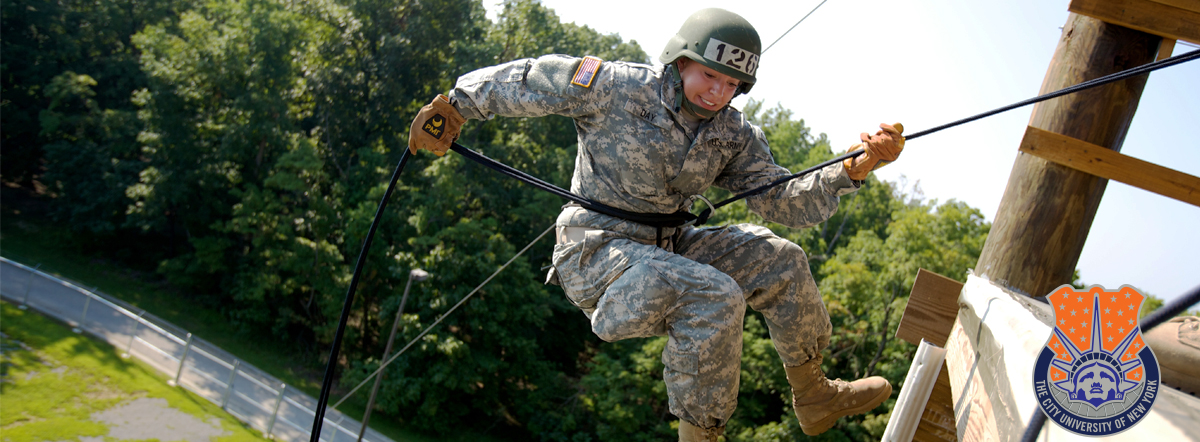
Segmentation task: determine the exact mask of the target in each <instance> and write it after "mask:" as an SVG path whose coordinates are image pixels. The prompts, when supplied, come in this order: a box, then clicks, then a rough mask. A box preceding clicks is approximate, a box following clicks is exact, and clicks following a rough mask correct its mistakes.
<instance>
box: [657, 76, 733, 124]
mask: <svg viewBox="0 0 1200 442" xmlns="http://www.w3.org/2000/svg"><path fill="white" fill-rule="evenodd" d="M671 69H673V70H674V71H673V74H674V75H675V84H674V85H673V86H674V88H675V107H676V108H678V109H682V110H683V111H684V112H686V113H688V114H690V115H691V116H693V117H696V118H699V119H701V120H707V119H709V118H712V117H715V116H717V113H718V112H721V110H724V109H725V108H724V107H722V108H721V109H718V110H708V109H705V108H704V107H703V106H700V105H698V104H696V103H692V100H688V99H687V96H686V95H687V94H685V93H684V92H683V76H682V75H680V74H679V67H677V66H674V65H673V64H672V66H671ZM725 106H729V104H728V103H727V104H725Z"/></svg>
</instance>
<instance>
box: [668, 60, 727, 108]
mask: <svg viewBox="0 0 1200 442" xmlns="http://www.w3.org/2000/svg"><path fill="white" fill-rule="evenodd" d="M679 76H680V77H681V78H683V93H684V95H685V96H687V99H688V100H690V101H691V102H692V104H695V105H697V106H700V107H703V108H705V109H708V110H711V111H718V110H721V109H722V108H724V107H725V105H727V104H729V100H732V99H733V95H734V94H735V93H737V88H738V85H740V84H741V81H738V80H737V79H736V78H733V77H730V76H728V75H725V74H722V73H720V72H717V71H716V70H713V69H710V68H709V67H708V66H705V65H702V64H700V63H696V62H694V61H692V60H689V59H686V58H681V59H679Z"/></svg>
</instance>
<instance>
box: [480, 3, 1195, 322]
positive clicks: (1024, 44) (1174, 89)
mask: <svg viewBox="0 0 1200 442" xmlns="http://www.w3.org/2000/svg"><path fill="white" fill-rule="evenodd" d="M819 3H821V0H794V1H780V0H775V1H759V0H740V1H737V2H716V1H653V2H651V1H645V0H639V1H628V0H608V1H604V2H581V1H577V0H575V1H568V0H542V4H543V5H545V6H547V7H549V8H550V9H553V10H554V11H555V12H556V13H557V14H558V16H559V17H560V19H561V20H562V21H563V22H568V23H571V22H573V23H575V24H578V25H584V26H587V27H589V28H592V29H594V30H596V31H598V32H600V33H601V34H618V35H620V36H621V37H622V38H624V39H625V40H634V41H636V42H638V43H639V44H640V45H641V46H642V49H643V50H644V51H645V52H646V53H648V54H650V55H651V56H652V57H653V58H654V59H655V60H654V62H655V63H657V54H658V53H659V52H660V51H662V49H663V45H665V44H666V42H667V40H668V39H669V38H670V37H671V36H673V35H674V34H675V32H676V31H677V30H678V29H679V26H680V25H681V24H682V23H683V21H684V20H685V19H686V18H687V16H688V15H690V14H691V13H692V12H695V11H697V10H700V9H703V8H708V7H721V8H725V9H728V10H731V11H733V12H736V13H738V14H739V15H741V16H743V17H745V18H746V19H747V20H749V21H750V23H751V24H753V25H754V27H755V28H756V29H757V31H758V33H759V36H760V38H761V39H762V41H763V46H764V47H767V46H769V45H771V43H772V42H774V41H776V39H778V38H780V37H781V36H782V37H783V38H782V39H781V40H779V41H778V42H777V43H775V45H774V46H773V47H771V48H769V49H768V50H766V51H764V53H763V55H762V58H761V64H760V67H759V70H758V77H757V83H756V84H755V86H754V88H753V90H752V91H751V92H750V94H748V95H747V96H743V97H739V98H737V99H735V100H734V102H733V105H734V106H735V107H739V108H740V107H743V106H744V105H745V103H746V101H747V100H748V99H751V98H752V99H754V100H758V101H764V102H765V105H766V106H767V107H774V106H776V105H781V106H783V107H784V108H786V109H789V110H791V111H792V112H793V118H801V119H803V120H804V122H805V124H806V125H807V126H809V127H810V128H812V130H813V131H814V132H816V133H825V134H827V135H828V136H829V139H830V141H831V142H832V145H833V148H834V150H835V151H842V150H844V149H845V148H846V147H849V146H850V145H852V144H854V143H856V142H857V141H858V134H859V133H860V132H872V133H874V132H875V130H877V128H878V125H879V123H893V122H901V123H904V126H905V128H906V129H905V131H906V132H908V133H913V132H916V131H920V130H924V129H928V128H932V127H935V126H939V125H942V124H945V123H949V122H951V121H955V120H958V119H960V118H964V117H968V116H971V115H975V114H978V113H981V112H985V111H988V110H992V109H995V108H998V107H1001V106H1005V105H1008V104H1011V103H1015V102H1018V101H1021V100H1025V99H1028V98H1032V97H1034V96H1037V95H1038V91H1039V89H1040V87H1041V84H1042V81H1043V79H1044V77H1045V75H1046V71H1047V69H1048V68H1049V65H1050V60H1051V58H1052V56H1053V55H1054V49H1055V47H1056V46H1057V44H1058V40H1059V38H1060V37H1061V35H1062V29H1061V28H1062V27H1063V26H1064V25H1065V23H1066V22H1067V15H1068V11H1067V4H1068V1H1067V0H1006V1H988V2H983V1H961V0H828V1H827V2H826V3H825V4H824V5H822V6H821V7H820V8H819V9H817V10H816V12H814V13H813V14H812V15H811V16H810V17H808V19H806V20H805V21H804V22H803V23H801V24H800V25H799V26H796V28H795V29H793V30H792V31H791V32H788V33H787V34H786V35H784V34H785V32H786V31H787V30H788V28H791V27H792V26H793V25H795V24H796V22H797V21H798V20H800V18H801V17H804V15H805V14H807V13H808V12H809V11H810V10H812V9H813V8H814V7H816V6H817V5H818V4H819ZM484 5H485V6H486V7H487V8H489V16H490V17H492V18H495V12H496V11H497V10H498V9H499V8H500V6H499V5H500V1H499V0H484ZM1194 50H1197V47H1195V46H1191V45H1188V44H1186V43H1184V42H1180V43H1179V44H1177V45H1176V47H1175V50H1174V53H1173V54H1174V55H1179V54H1182V53H1185V52H1190V51H1194ZM571 55H578V56H583V55H587V54H571ZM1197 79H1200V61H1192V62H1189V63H1184V64H1181V65H1176V66H1174V67H1170V68H1167V69H1164V70H1160V71H1156V72H1154V73H1152V74H1150V78H1149V81H1148V82H1147V85H1146V88H1145V90H1144V92H1143V94H1142V98H1141V102H1140V104H1139V106H1138V110H1137V113H1136V115H1135V116H1134V119H1133V122H1132V124H1131V126H1130V129H1129V133H1128V135H1127V137H1126V140H1125V143H1124V146H1123V147H1122V149H1121V153H1123V154H1126V155H1129V156H1132V157H1135V158H1139V159H1141V160H1144V161H1149V162H1151V163H1155V164H1159V165H1162V166H1165V167H1168V168H1171V169H1175V170H1178V171H1181V172H1185V173H1188V174H1191V175H1195V176H1200V145H1198V144H1200V143H1197V139H1198V137H1196V136H1195V135H1188V133H1187V132H1186V131H1188V130H1194V129H1195V128H1198V127H1200V81H1198V80H1197ZM1032 110H1033V106H1027V107H1023V108H1019V109H1015V110H1012V111H1009V112H1007V113H1003V114H999V115H996V116H992V117H989V118H985V119H983V120H979V121H976V122H972V123H968V124H966V125H963V126H958V127H956V128H953V129H947V130H944V131H941V132H938V133H935V134H931V135H928V136H925V137H921V138H919V139H916V140H913V141H911V142H909V143H907V144H906V145H905V149H904V154H903V155H902V156H901V157H900V159H899V160H898V161H897V162H895V163H892V164H891V165H889V166H888V167H886V168H883V169H880V170H877V171H876V172H875V173H876V175H877V176H878V177H879V178H881V179H884V180H887V181H892V182H901V183H905V186H906V188H907V189H908V190H909V191H910V192H911V191H913V190H914V189H916V188H919V189H920V191H921V192H922V193H923V195H924V197H925V198H926V199H930V200H932V199H936V200H938V201H941V202H944V201H947V200H950V199H955V200H959V201H963V202H966V203H967V204H969V205H970V206H972V207H974V208H977V209H979V210H980V211H981V212H982V213H983V214H984V216H985V217H986V218H987V220H988V221H992V220H994V219H995V215H996V211H997V210H998V208H999V206H1000V200H1001V198H1002V197H1003V195H1004V188H1005V185H1006V183H1007V182H1008V178H1009V174H1010V172H1011V171H1012V165H1013V163H1014V161H1015V159H1016V156H1017V153H1018V152H1017V149H1018V147H1019V146H1020V142H1021V138H1022V136H1023V135H1024V133H1025V128H1026V126H1028V124H1029V118H1030V115H1031V112H1032ZM1077 268H1078V269H1079V272H1080V278H1081V280H1082V281H1083V282H1084V283H1085V284H1088V285H1091V284H1099V285H1102V286H1104V287H1106V288H1108V289H1116V288H1118V287H1120V286H1121V285H1123V284H1129V285H1132V286H1134V287H1137V288H1139V289H1141V290H1142V291H1144V292H1149V293H1151V294H1153V295H1155V296H1157V297H1159V298H1163V299H1167V300H1170V299H1174V298H1176V297H1178V296H1180V295H1182V294H1184V293H1185V292H1187V291H1188V290H1190V289H1192V288H1195V287H1197V286H1200V207H1196V206H1193V205H1190V204H1187V203H1184V202H1181V201H1178V200H1174V199H1171V198H1167V197H1163V196H1159V195H1157V194H1154V193H1150V192H1147V191H1144V190H1141V189H1138V188H1134V187H1131V186H1128V185H1125V184H1122V183H1119V182H1116V181H1110V182H1109V183H1108V187H1107V190H1106V192H1105V195H1104V197H1103V199H1102V200H1101V204H1100V208H1099V210H1098V212H1097V214H1096V218H1095V221H1094V222H1093V224H1092V228H1091V231H1090V233H1089V236H1088V241H1087V243H1086V245H1085V246H1084V249H1083V254H1082V256H1081V257H1080V260H1079V263H1078V265H1077ZM964 271H966V269H964Z"/></svg>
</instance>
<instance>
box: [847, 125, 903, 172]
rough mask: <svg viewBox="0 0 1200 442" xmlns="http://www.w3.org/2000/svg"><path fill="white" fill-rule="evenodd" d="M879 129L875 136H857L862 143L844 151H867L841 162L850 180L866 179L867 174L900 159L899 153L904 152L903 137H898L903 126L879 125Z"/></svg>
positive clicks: (864, 134)
mask: <svg viewBox="0 0 1200 442" xmlns="http://www.w3.org/2000/svg"><path fill="white" fill-rule="evenodd" d="M879 128H880V129H881V130H880V131H878V132H875V135H867V133H866V132H863V133H862V135H860V136H859V138H860V139H862V141H863V142H862V143H859V144H855V145H853V146H850V149H847V150H846V151H847V152H851V151H855V150H863V149H866V151H867V152H866V153H864V154H862V155H859V156H856V157H851V158H846V160H845V161H843V162H842V165H843V166H845V167H846V174H848V175H850V179H852V180H865V179H867V174H868V173H871V171H872V170H875V169H878V168H880V167H883V166H886V165H887V164H888V163H891V162H892V161H896V158H899V157H900V151H902V150H904V137H903V136H902V135H900V134H901V133H903V132H904V125H902V124H900V123H896V124H894V125H887V124H880V125H879Z"/></svg>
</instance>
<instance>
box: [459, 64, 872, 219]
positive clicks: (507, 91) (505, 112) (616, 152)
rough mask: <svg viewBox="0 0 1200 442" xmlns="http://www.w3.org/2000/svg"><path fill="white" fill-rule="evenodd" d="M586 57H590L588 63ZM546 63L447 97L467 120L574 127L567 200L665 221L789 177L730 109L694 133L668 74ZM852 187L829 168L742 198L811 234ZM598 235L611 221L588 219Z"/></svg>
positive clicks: (462, 84) (468, 78) (467, 78)
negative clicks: (573, 197) (710, 193)
mask: <svg viewBox="0 0 1200 442" xmlns="http://www.w3.org/2000/svg"><path fill="white" fill-rule="evenodd" d="M589 58H590V57H589ZM591 60H592V64H591V65H586V64H585V65H583V66H582V68H581V63H584V61H585V59H581V58H574V57H568V56H564V55H547V56H543V57H540V58H536V59H523V60H515V61H512V62H508V63H504V64H501V65H497V66H492V67H487V68H483V69H479V70H476V71H473V72H470V73H468V74H466V75H463V76H462V77H460V78H459V79H458V83H457V84H456V85H455V87H454V89H453V90H452V91H450V93H449V96H450V98H451V100H452V102H453V103H454V105H455V107H456V108H457V109H458V110H459V112H460V113H462V115H463V116H464V117H466V118H469V119H480V120H483V119H489V118H492V117H493V116H496V115H501V116H506V117H537V116H544V115H550V114H555V115H563V116H567V117H571V118H573V119H574V120H575V127H576V129H577V130H578V132H579V154H578V156H577V157H576V160H575V172H574V176H573V177H572V179H571V191H572V192H573V193H575V194H578V195H581V196H584V197H586V198H589V199H591V200H594V201H597V202H600V203H603V204H606V205H609V206H612V207H616V208H619V209H623V210H628V211H632V212H641V213H671V212H675V211H678V210H681V209H684V208H689V207H688V206H689V205H690V204H691V203H692V199H691V197H692V196H693V195H698V194H701V193H703V192H704V190H705V189H707V188H708V187H709V186H718V187H721V188H724V189H727V190H729V191H731V192H734V193H739V192H742V191H746V190H750V189H753V188H755V187H758V186H761V185H764V184H767V183H769V182H771V181H773V180H775V179H777V178H780V177H783V176H787V175H791V172H789V171H788V170H787V169H785V168H783V167H781V166H779V165H777V164H775V161H774V158H773V157H772V155H771V151H770V148H769V147H768V146H767V141H766V139H765V138H764V135H763V132H762V130H761V129H759V128H758V127H757V126H754V125H753V124H750V122H748V121H746V117H745V115H743V114H742V113H741V112H740V111H738V110H737V109H734V108H733V107H728V106H727V107H726V108H725V109H724V110H722V111H720V113H718V114H717V115H716V116H715V117H713V118H712V119H710V120H708V121H705V122H704V123H702V124H701V125H700V127H699V128H698V129H697V130H695V131H693V130H691V129H690V128H689V127H688V125H687V122H686V121H685V120H684V119H683V117H682V116H681V115H680V113H679V112H680V111H679V109H677V108H675V94H676V90H677V89H676V83H677V81H676V74H675V70H674V68H671V67H663V68H657V69H656V68H654V67H652V66H649V65H644V64H636V63H625V62H610V61H604V62H602V63H599V64H598V65H597V64H596V60H595V59H594V58H591ZM857 188H858V185H857V184H856V183H854V182H853V181H852V180H851V179H850V177H849V176H847V175H846V172H845V169H844V168H843V167H842V165H841V164H834V165H832V166H829V167H826V168H824V169H822V170H820V171H819V172H818V173H813V174H809V175H807V176H805V177H803V178H799V179H795V180H792V181H790V182H788V183H787V184H785V185H781V186H777V187H775V188H773V189H771V190H770V191H768V192H766V193H763V194H761V195H757V196H753V197H750V198H747V200H746V201H747V204H749V207H750V210H752V211H753V212H755V213H757V214H758V215H760V216H762V217H763V218H764V219H766V220H768V221H773V222H777V223H780V224H783V225H787V226H790V227H807V226H812V225H815V224H817V223H820V222H822V221H824V220H826V219H828V218H829V217H830V216H831V215H833V213H834V212H835V211H836V210H837V205H838V197H839V196H841V195H844V194H847V193H850V192H852V191H854V190H856V189H857ZM594 215H595V217H596V219H595V220H594V221H595V222H594V223H586V224H591V225H593V226H595V227H601V226H603V225H610V224H611V223H612V222H613V221H615V220H612V219H611V218H610V217H608V216H606V215H601V214H598V213H596V214H594Z"/></svg>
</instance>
